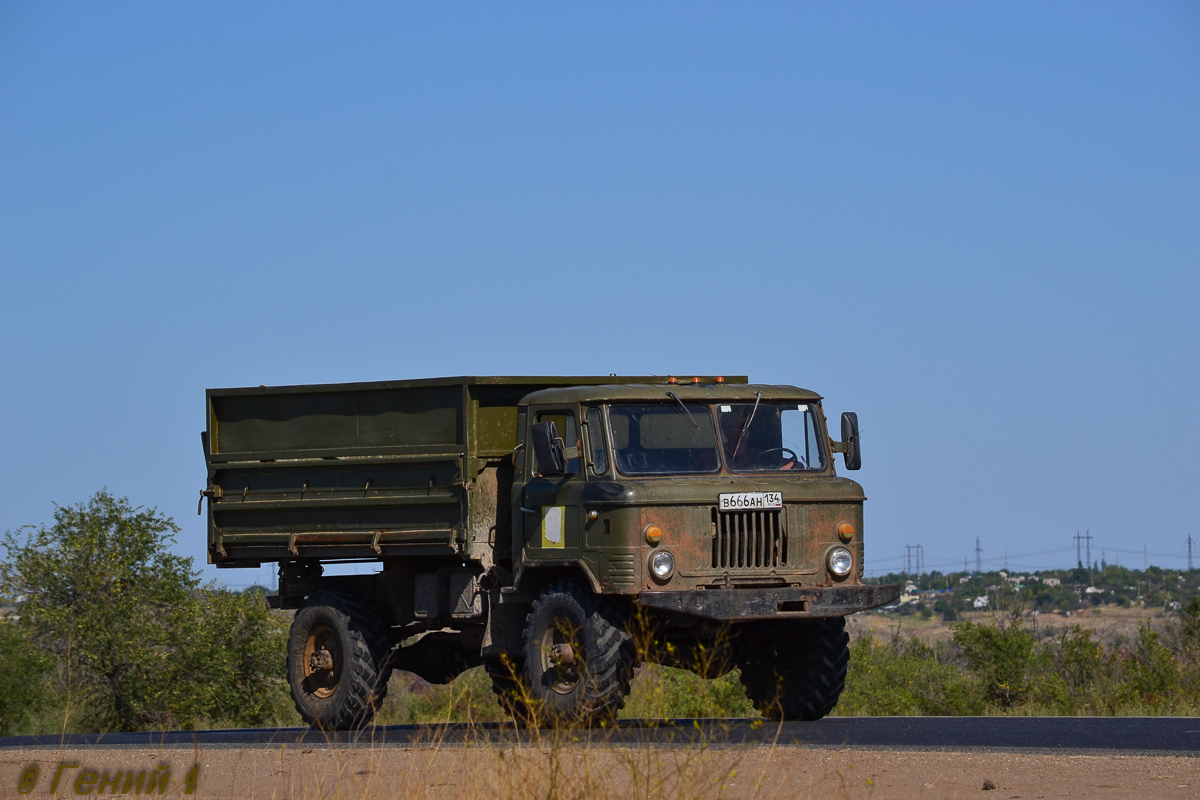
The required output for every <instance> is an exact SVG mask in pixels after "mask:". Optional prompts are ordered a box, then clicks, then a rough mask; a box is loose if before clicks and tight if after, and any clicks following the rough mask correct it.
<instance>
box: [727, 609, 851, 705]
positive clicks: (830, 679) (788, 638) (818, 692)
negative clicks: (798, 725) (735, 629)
mask: <svg viewBox="0 0 1200 800" xmlns="http://www.w3.org/2000/svg"><path fill="white" fill-rule="evenodd" d="M849 663H850V637H849V636H847V635H846V621H845V620H844V619H843V618H842V617H835V618H832V619H814V620H804V621H799V620H795V621H793V620H788V621H786V622H776V623H766V624H761V625H758V626H755V627H753V628H751V629H750V630H747V631H746V632H745V634H744V635H743V637H742V639H741V641H740V642H739V656H738V666H740V667H741V670H742V685H743V686H745V687H746V696H747V697H749V698H750V702H752V703H753V704H754V707H755V708H757V709H758V710H759V711H760V712H762V714H763V715H764V716H767V717H770V718H771V719H773V720H814V719H820V718H821V717H824V716H825V715H826V714H828V713H829V712H830V711H833V708H834V706H836V705H837V701H838V697H840V696H841V694H842V690H843V689H844V688H845V687H846V668H847V666H848V665H849Z"/></svg>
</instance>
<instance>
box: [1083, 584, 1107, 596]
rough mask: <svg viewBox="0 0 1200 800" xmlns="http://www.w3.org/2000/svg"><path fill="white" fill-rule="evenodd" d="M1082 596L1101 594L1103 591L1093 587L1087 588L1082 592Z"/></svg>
mask: <svg viewBox="0 0 1200 800" xmlns="http://www.w3.org/2000/svg"><path fill="white" fill-rule="evenodd" d="M1083 593H1084V594H1103V593H1104V590H1103V589H1097V588H1096V587H1095V586H1089V587H1087V588H1086V589H1084V590H1083Z"/></svg>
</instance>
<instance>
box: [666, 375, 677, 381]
mask: <svg viewBox="0 0 1200 800" xmlns="http://www.w3.org/2000/svg"><path fill="white" fill-rule="evenodd" d="M667 383H679V378H676V377H675V376H674V375H672V376H671V377H669V378H667Z"/></svg>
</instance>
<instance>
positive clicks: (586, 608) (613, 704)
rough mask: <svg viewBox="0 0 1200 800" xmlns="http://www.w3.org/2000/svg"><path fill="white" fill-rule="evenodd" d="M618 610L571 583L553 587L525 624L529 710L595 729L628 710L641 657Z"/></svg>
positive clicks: (524, 670) (524, 677)
mask: <svg viewBox="0 0 1200 800" xmlns="http://www.w3.org/2000/svg"><path fill="white" fill-rule="evenodd" d="M623 623H624V620H623V619H622V615H621V614H620V613H618V610H617V607H616V606H615V605H614V604H612V603H609V602H607V601H605V600H603V599H601V598H597V597H594V596H592V595H591V594H589V593H586V592H584V591H583V590H581V589H580V588H579V587H577V586H575V585H573V584H569V583H557V584H554V585H552V586H550V587H549V588H548V589H546V590H545V591H544V592H542V594H541V596H540V597H538V599H537V600H536V601H535V602H534V604H533V608H532V609H531V610H530V612H529V616H528V617H526V619H525V631H524V633H523V635H522V652H521V659H520V666H521V672H522V683H523V684H524V686H523V687H522V688H523V689H524V690H525V694H526V698H523V700H524V702H525V704H526V705H527V707H528V708H529V710H530V711H532V712H533V713H534V714H540V715H541V716H542V717H543V718H544V719H545V720H546V721H548V722H565V723H568V724H572V723H585V724H591V723H596V722H600V721H604V720H608V719H612V718H613V717H615V716H616V715H617V712H618V711H620V710H621V707H622V706H624V705H625V697H626V696H627V695H628V694H629V682H630V680H631V679H632V677H633V668H634V664H635V662H636V660H637V653H636V650H635V648H634V646H633V640H632V638H631V637H630V635H629V633H628V632H627V631H626V629H625V626H624V624H623Z"/></svg>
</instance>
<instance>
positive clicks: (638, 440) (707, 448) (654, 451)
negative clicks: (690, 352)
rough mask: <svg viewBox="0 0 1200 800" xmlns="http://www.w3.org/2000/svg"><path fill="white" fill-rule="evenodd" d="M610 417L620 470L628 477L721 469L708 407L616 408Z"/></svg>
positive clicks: (645, 406)
mask: <svg viewBox="0 0 1200 800" xmlns="http://www.w3.org/2000/svg"><path fill="white" fill-rule="evenodd" d="M608 419H609V428H610V429H611V431H612V438H613V449H614V453H615V456H616V462H617V469H618V470H620V471H621V473H622V474H624V475H686V474H695V473H702V472H716V471H717V470H718V469H720V467H721V461H720V457H719V456H718V455H717V437H716V433H715V429H714V428H713V421H712V410H711V409H710V408H709V407H708V406H703V405H694V404H690V403H689V404H683V403H663V404H661V405H614V406H611V407H610V408H609V411H608Z"/></svg>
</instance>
